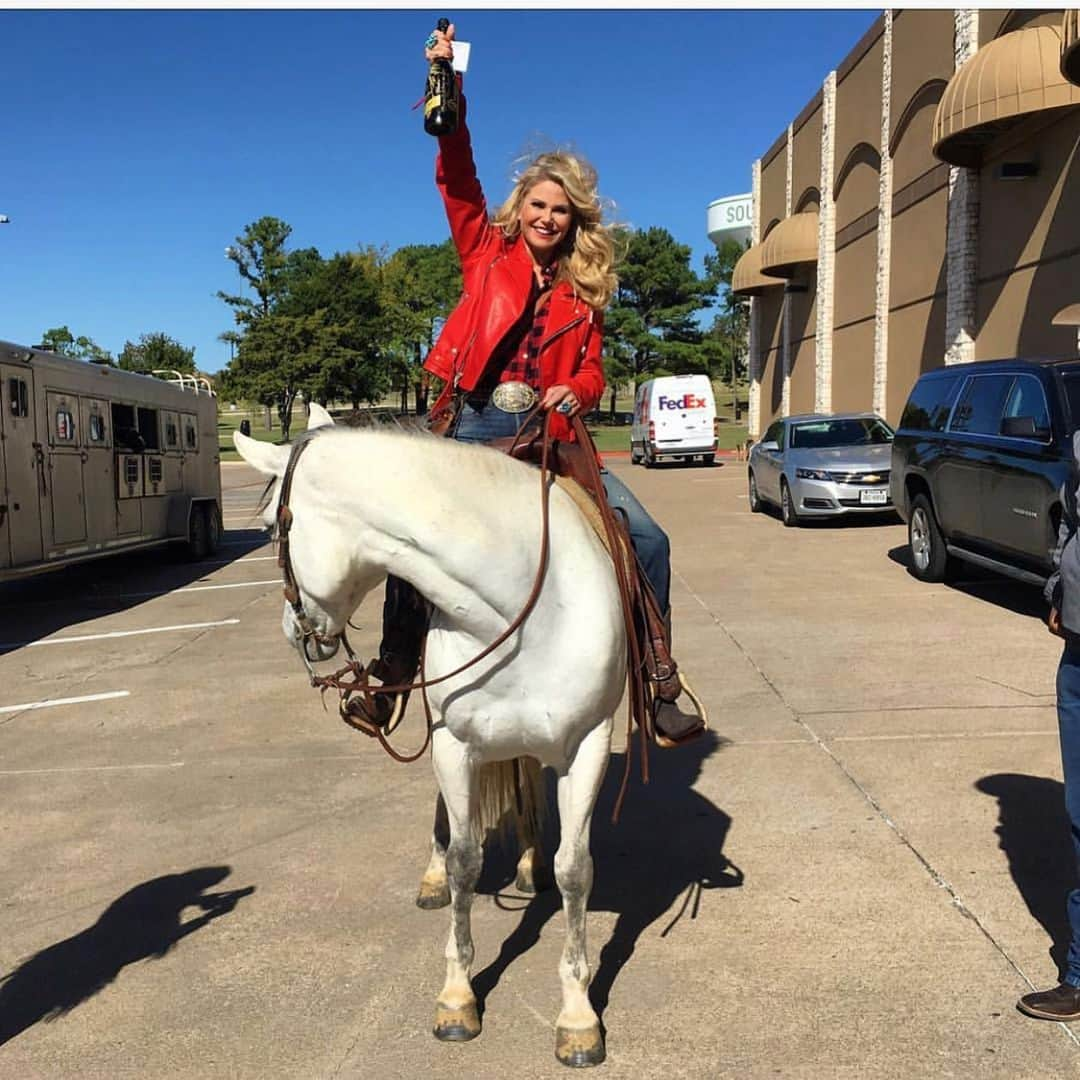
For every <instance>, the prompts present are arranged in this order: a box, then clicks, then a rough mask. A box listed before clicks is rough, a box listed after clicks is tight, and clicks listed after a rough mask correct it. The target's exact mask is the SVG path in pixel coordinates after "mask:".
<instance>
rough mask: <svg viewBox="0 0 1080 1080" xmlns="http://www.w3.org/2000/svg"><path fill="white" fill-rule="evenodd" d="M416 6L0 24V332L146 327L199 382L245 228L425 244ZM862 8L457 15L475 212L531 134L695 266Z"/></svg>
mask: <svg viewBox="0 0 1080 1080" xmlns="http://www.w3.org/2000/svg"><path fill="white" fill-rule="evenodd" d="M437 14H438V13H436V12H428V11H411V12H410V11H363V10H351V11H341V10H338V11H318V12H316V11H311V12H297V11H194V10H188V11H184V10H180V11H133V10H132V11H83V12H78V11H67V12H63V11H38V12H34V11H11V10H7V11H0V40H2V41H3V42H4V75H3V84H4V93H3V96H4V105H3V109H2V112H0V130H2V138H3V154H2V159H3V162H4V165H3V174H2V178H0V213H3V214H7V215H8V216H9V217H10V218H11V224H8V225H2V226H0V338H2V339H6V340H9V341H15V342H18V343H20V344H27V345H33V344H36V343H37V341H38V340H39V339H40V336H41V334H42V332H43V331H44V330H46V329H48V328H49V327H53V326H59V325H63V324H66V325H67V326H69V327H70V328H71V330H72V332H73V333H74V334H75V335H76V336H79V335H86V336H88V337H91V338H93V339H94V340H95V341H96V342H97V343H98V344H99V345H101V346H103V347H104V348H106V349H108V350H110V351H111V352H113V354H114V355H115V354H116V353H118V352H119V351H120V349H121V348H122V347H123V344H124V342H125V340H127V339H132V340H134V339H136V338H137V337H138V336H139V335H140V334H142V333H149V332H153V331H159V330H160V331H164V332H165V333H167V334H169V335H171V336H172V337H174V338H176V339H178V340H179V341H181V342H182V343H183V344H185V345H188V346H194V347H195V349H196V357H195V358H196V363H197V364H198V365H199V367H200V368H202V369H203V370H205V371H217V370H219V369H220V368H221V367H222V366H224V364H225V363H226V361H227V359H228V349H227V346H225V345H223V344H222V343H221V342H219V341H218V340H217V335H218V334H219V333H220V332H221V331H222V330H227V329H229V328H230V327H231V326H232V316H231V312H230V310H229V309H228V308H227V307H226V306H225V305H224V304H223V303H222V302H221V301H220V300H218V299H217V298H216V295H215V294H216V292H217V290H218V289H225V290H230V291H232V290H235V289H236V288H237V286H238V284H239V280H238V278H237V277H236V274H235V271H234V269H233V266H232V264H231V263H229V262H227V260H226V258H225V255H224V249H225V247H226V246H227V245H228V244H230V243H232V242H233V240H234V239H235V237H236V236H237V235H238V234H239V233H241V232H242V231H243V229H244V226H245V225H246V224H247V223H248V222H251V221H253V220H255V219H256V218H258V217H261V216H262V215H264V214H272V215H274V216H276V217H280V218H283V219H284V220H285V221H287V222H288V223H289V224H290V225H291V226H292V228H293V233H292V236H291V238H290V244H291V245H292V246H295V247H309V246H314V247H317V248H318V249H319V250H320V251H321V252H322V253H323V255H330V254H332V253H333V252H335V251H346V250H349V249H354V248H357V247H361V246H365V245H368V244H374V245H377V246H381V245H387V246H388V247H389V248H390V249H391V250H392V249H394V248H397V247H400V246H401V245H403V244H410V243H438V242H440V241H441V240H443V239H444V238H445V237H446V235H447V229H446V220H445V218H444V216H443V213H442V207H441V205H440V203H439V201H438V197H437V194H436V192H435V188H434V184H433V179H432V178H433V161H434V151H435V140H433V139H432V138H431V137H430V136H428V135H425V134H424V131H423V126H422V119H421V113H420V111H419V110H417V111H415V112H411V111H410V106H412V104H413V103H414V102H415V101H416V100H417V98H418V97H419V96H420V95H421V93H422V91H423V83H424V73H425V72H424V63H423V57H422V44H423V39H424V37H425V36H426V35H427V33H428V31H429V29H430V26H431V24H433V23H434V20H435V17H437ZM877 14H878V10H877V9H873V10H870V9H865V10H840V11H788V10H761V11H672V12H661V11H641V10H637V11H634V10H629V11H581V10H577V11H575V10H549V11H534V10H518V11H505V10H504V11H472V10H466V11H462V12H461V13H460V15H459V16H458V17H457V26H458V37H459V38H461V39H463V40H467V41H470V42H472V45H473V55H472V60H471V62H470V70H469V74H468V76H467V80H466V82H467V92H468V94H469V102H470V104H469V118H470V128H471V129H472V132H473V139H474V145H475V148H476V157H477V162H478V165H479V170H480V178H481V181H482V182H483V183H484V186H485V190H486V192H487V194H488V198H489V201H490V202H492V203H495V202H501V201H502V198H503V197H504V195H505V194H506V192H507V190H508V188H509V177H510V173H511V170H512V167H513V163H514V160H515V158H516V157H517V156H518V155H519V154H520V153H522V152H523V150H525V149H526V148H527V147H528V145H529V144H530V142H531V141H535V140H536V139H537V138H544V139H546V140H549V141H550V140H554V141H558V142H571V143H572V144H574V145H575V146H576V147H577V148H578V149H579V150H581V151H583V152H584V153H585V154H586V155H587V156H588V157H590V158H591V159H592V161H593V162H594V164H595V165H596V166H597V168H598V170H599V172H600V181H601V188H602V192H603V194H604V195H606V196H607V197H609V198H611V199H613V200H614V201H615V203H616V204H617V207H618V217H619V219H620V220H621V221H623V222H625V223H628V224H630V225H633V226H635V227H639V228H646V227H649V226H654V225H656V226H662V227H664V228H666V229H668V230H669V231H670V232H671V233H672V234H673V235H674V236H675V237H676V239H677V240H679V241H680V242H681V243H684V244H689V245H690V246H691V248H692V249H693V252H694V259H693V263H694V266H695V268H700V267H701V261H702V257H703V256H704V254H705V253H706V252H707V251H708V250H709V249H710V243H709V240H708V238H707V236H706V235H705V214H706V207H707V205H708V203H709V202H710V201H712V200H713V199H717V198H721V197H723V196H725V195H733V194H738V193H740V192H744V191H749V190H750V167H751V163H752V161H753V160H754V158H756V157H758V156H760V154H761V153H762V152H763V151H764V150H766V149H767V148H768V147H769V146H770V145H771V144H772V142H773V140H774V139H775V138H776V137H777V136H778V135H779V134H780V133H781V132H782V131H783V130H784V128H785V127H786V125H787V123H788V122H789V121H790V120H791V119H793V118H794V116H795V115H796V114H797V113H798V112H799V110H800V109H801V108H802V107H803V105H804V104H805V103H806V102H807V101H808V100H809V99H810V97H811V96H812V95H813V94H814V93H815V91H816V90H817V89H818V88H819V87H820V86H821V83H822V81H823V80H824V78H825V76H826V74H827V73H828V71H829V70H830V69H832V68H834V67H835V66H836V65H837V64H838V63H839V62H840V61H841V60H842V59H843V57H844V56H845V55H846V54H847V53H848V51H849V50H850V49H851V48H852V47H853V46H854V45H855V43H856V42H857V41H858V39H859V37H860V36H861V35H862V34H863V32H864V31H865V30H866V29H867V28H868V27H869V26H870V24H871V23H872V22H873V20H874V18H876V16H877Z"/></svg>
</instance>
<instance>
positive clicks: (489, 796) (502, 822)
mask: <svg viewBox="0 0 1080 1080" xmlns="http://www.w3.org/2000/svg"><path fill="white" fill-rule="evenodd" d="M479 806H480V827H481V830H482V832H486V831H487V830H488V829H498V830H500V831H503V832H509V831H510V828H511V826H513V827H514V828H515V829H516V830H517V833H518V836H519V837H521V838H522V840H523V842H524V843H525V844H526V845H527V846H529V847H531V846H532V845H533V844H534V843H535V842H536V841H537V840H539V838H540V834H541V831H542V830H543V827H544V818H545V816H546V815H545V811H546V808H547V798H546V795H545V791H544V778H543V774H542V772H541V768H540V762H538V761H537V760H536V758H532V757H519V758H514V759H513V760H512V761H492V762H489V763H488V764H487V765H483V766H481V768H480V786H479Z"/></svg>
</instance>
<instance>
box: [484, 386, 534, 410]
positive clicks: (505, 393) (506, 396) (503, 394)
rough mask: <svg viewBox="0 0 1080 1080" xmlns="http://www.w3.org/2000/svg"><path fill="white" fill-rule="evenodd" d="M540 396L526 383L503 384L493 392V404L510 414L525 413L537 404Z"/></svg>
mask: <svg viewBox="0 0 1080 1080" xmlns="http://www.w3.org/2000/svg"><path fill="white" fill-rule="evenodd" d="M538 396H539V395H538V394H537V393H536V391H535V390H534V389H533V388H532V387H531V386H530V385H529V384H528V383H526V382H501V383H499V385H498V386H496V387H495V389H494V390H492V392H491V404H492V405H494V406H495V408H496V409H502V411H503V412H508V413H523V412H525V411H526V410H528V409H531V408H532V407H533V406H534V405H535V404H536V399H537V397H538Z"/></svg>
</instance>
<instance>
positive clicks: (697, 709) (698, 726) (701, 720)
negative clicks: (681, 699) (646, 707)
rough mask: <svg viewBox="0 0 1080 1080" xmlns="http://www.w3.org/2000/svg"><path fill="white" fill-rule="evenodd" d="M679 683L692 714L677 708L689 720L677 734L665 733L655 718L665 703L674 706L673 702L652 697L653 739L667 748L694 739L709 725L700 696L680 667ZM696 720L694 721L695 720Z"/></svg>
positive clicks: (658, 744)
mask: <svg viewBox="0 0 1080 1080" xmlns="http://www.w3.org/2000/svg"><path fill="white" fill-rule="evenodd" d="M678 676H679V685H680V686H681V687H682V689H683V691H684V692H685V693H686V696H687V697H688V698H689V699H690V701H691V703H692V704H693V706H694V714H693V715H690V714H687V713H684V712H683V711H682V710H681V709H677V711H678V713H679V715H680V716H682V717H684V718H687V719H689V720H690V721H691V722H690V724H689V725H688V726H687V727H686V729H685V730H684V731H683V732H682V733H681V734H679V735H674V736H673V735H668V734H665V733H664V732H663V731H662V730H661V729H660V728H659V727H658V726H657V723H656V718H657V716H658V715H659V713H660V712H661V710H662V709H663V708H664V706H665V705H670V706H675V702H673V701H672V702H667V701H663V700H662V699H660V698H654V699H653V709H652V729H653V741H654V742H655V743H656V745H657V746H659V747H661V748H663V749H665V750H668V749H671V748H672V747H673V746H682V745H683V744H684V743H688V742H690V741H691V740H693V739H696V738H697V737H698V736H699V735H702V734H704V733H705V732H706V731H707V730H708V727H709V717H708V714H707V713H706V711H705V706H704V704H703V703H702V701H701V698H699V697H698V696H697V694H695V693H694V690H693V688H692V687H691V686H690V683H689V682H687V679H686V676H685V675H684V674H683V673H682V670H681V669H680V670H679V672H678ZM676 708H677V707H676ZM695 721H696V722H695Z"/></svg>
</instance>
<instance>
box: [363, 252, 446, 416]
mask: <svg viewBox="0 0 1080 1080" xmlns="http://www.w3.org/2000/svg"><path fill="white" fill-rule="evenodd" d="M380 270H381V278H382V289H383V300H382V303H383V309H384V313H385V319H386V333H387V348H388V350H389V353H390V360H391V366H390V371H391V376H392V378H393V380H394V386H395V388H396V389H397V390H398V392H399V393H400V394H401V408H402V412H407V411H408V392H409V387H410V386H411V387H412V388H413V391H414V393H415V400H416V412H417V415H421V414H423V413H425V412H427V395H428V388H429V376H428V374H427V373H426V372H425V371H424V370H423V368H422V366H421V365H422V363H423V360H424V357H425V356H426V355H427V353H428V351H429V350H430V349H431V347H432V345H434V343H435V338H436V335H437V333H438V330H439V329H440V327H441V325H442V323H443V322H444V321H445V319H446V317H447V315H449V314H450V312H451V310H453V307H454V305H455V304H456V303H457V302H458V300H459V299H460V297H461V265H460V262H459V259H458V254H457V251H456V250H455V248H454V245H453V241H451V240H449V239H447V240H446V241H444V242H443V243H441V244H409V245H407V246H405V247H402V248H398V249H397V251H395V252H394V253H393V254H392V255H391V256H390V257H389V258H384V259H382V260H381V261H380Z"/></svg>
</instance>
